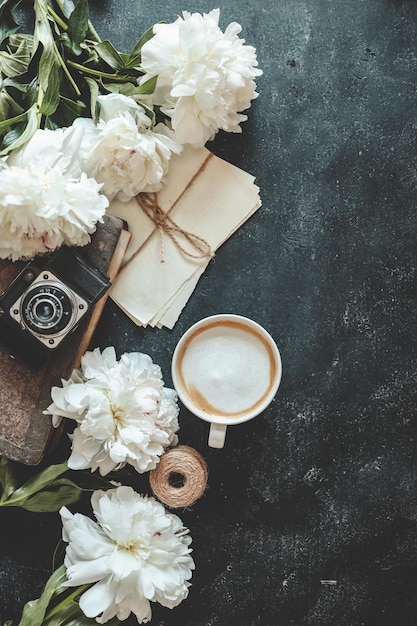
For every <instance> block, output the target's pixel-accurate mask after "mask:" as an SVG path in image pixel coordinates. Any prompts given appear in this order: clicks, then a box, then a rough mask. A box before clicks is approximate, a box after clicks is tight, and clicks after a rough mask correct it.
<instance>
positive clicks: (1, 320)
mask: <svg viewBox="0 0 417 626" xmlns="http://www.w3.org/2000/svg"><path fill="white" fill-rule="evenodd" d="M110 285H111V283H110V281H109V279H108V278H107V276H105V275H104V274H102V273H101V272H100V271H99V270H97V269H96V268H93V267H92V266H91V265H89V264H88V263H87V262H86V261H85V260H84V259H83V258H82V256H81V255H80V254H79V253H78V252H76V251H75V249H73V248H68V247H66V246H63V247H62V248H60V249H59V250H58V251H57V252H54V253H53V254H52V255H51V256H49V257H47V258H42V257H40V258H38V259H36V260H35V261H31V262H30V263H28V264H27V265H26V266H25V267H24V268H23V270H22V271H21V272H20V273H19V275H18V276H17V277H16V278H15V279H14V280H13V282H12V283H11V284H10V285H9V286H8V287H7V289H6V290H5V291H4V292H3V293H2V294H1V295H0V340H1V341H2V343H3V344H4V345H5V346H6V347H7V349H8V350H9V352H10V353H11V354H13V355H14V356H16V357H18V358H20V359H21V360H23V361H24V362H25V363H26V364H28V365H30V366H31V367H32V368H34V369H39V367H40V366H41V365H43V363H44V362H45V360H46V358H47V357H48V354H51V353H53V351H54V350H56V349H57V348H59V346H60V345H61V343H62V342H63V341H64V340H65V339H66V338H67V337H68V335H70V334H71V333H72V332H73V331H74V330H75V329H76V328H77V326H78V325H79V323H80V321H81V320H82V319H83V318H84V317H85V316H86V315H87V313H88V312H89V311H90V310H91V308H92V307H93V306H94V304H95V303H96V302H97V300H99V299H100V298H101V296H102V295H104V293H105V292H106V291H107V290H108V289H109V287H110Z"/></svg>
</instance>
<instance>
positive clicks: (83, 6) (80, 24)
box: [66, 0, 88, 55]
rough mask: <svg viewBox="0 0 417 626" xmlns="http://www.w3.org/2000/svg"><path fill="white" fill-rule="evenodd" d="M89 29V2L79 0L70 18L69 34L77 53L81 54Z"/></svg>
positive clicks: (74, 50) (73, 48) (72, 46)
mask: <svg viewBox="0 0 417 626" xmlns="http://www.w3.org/2000/svg"><path fill="white" fill-rule="evenodd" d="M87 30H88V2H87V0H78V3H77V5H76V7H75V9H74V10H73V11H72V13H71V15H70V17H69V19H68V29H67V33H66V34H67V35H68V37H69V39H70V42H71V44H72V45H71V48H72V50H73V52H74V53H75V54H77V55H79V54H81V48H80V44H81V43H82V42H83V41H84V39H85V38H86V35H87Z"/></svg>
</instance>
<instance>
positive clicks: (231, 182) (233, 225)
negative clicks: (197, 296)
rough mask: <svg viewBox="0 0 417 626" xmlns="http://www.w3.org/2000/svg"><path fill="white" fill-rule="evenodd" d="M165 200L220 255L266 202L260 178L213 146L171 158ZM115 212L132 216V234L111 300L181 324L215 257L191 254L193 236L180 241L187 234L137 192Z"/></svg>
mask: <svg viewBox="0 0 417 626" xmlns="http://www.w3.org/2000/svg"><path fill="white" fill-rule="evenodd" d="M158 204H159V206H160V208H161V209H162V210H163V211H164V212H165V213H167V214H168V215H169V217H170V218H171V219H172V220H173V221H174V222H175V225H177V226H178V227H179V228H180V229H181V230H182V231H183V232H187V233H191V234H193V235H195V236H197V237H199V238H201V239H203V240H204V241H205V242H207V243H208V244H209V246H210V248H211V251H212V252H213V253H214V252H215V251H216V250H217V249H218V248H219V246H221V245H222V243H224V241H225V240H226V239H228V237H230V236H231V235H232V233H234V232H235V231H236V230H237V229H238V228H239V227H240V226H241V225H242V224H243V223H244V222H245V221H246V220H247V219H248V218H249V217H250V216H251V215H252V214H253V213H254V212H255V211H256V210H257V209H259V207H260V206H261V201H260V198H259V188H258V187H257V186H256V185H255V184H254V177H253V176H251V175H249V174H247V173H246V172H244V171H243V170H241V169H239V168H237V167H235V166H234V165H231V164H230V163H228V162H227V161H224V160H223V159H220V158H219V157H216V156H215V155H214V154H212V153H211V152H209V151H208V150H207V149H206V148H200V149H194V148H190V147H187V148H185V149H184V151H183V152H182V154H181V155H179V156H175V157H173V158H172V159H171V162H170V169H169V174H168V177H167V182H166V183H165V185H164V187H163V189H162V190H161V191H160V192H159V193H158ZM110 212H111V213H112V214H113V215H117V216H118V217H121V218H123V219H125V220H126V221H127V223H128V227H129V230H130V232H131V233H132V238H131V241H130V244H129V247H128V249H127V252H126V256H125V259H124V263H123V266H122V269H121V271H120V272H119V274H118V277H117V280H116V282H115V284H114V285H113V287H112V289H111V291H110V296H111V298H112V299H113V300H114V301H115V302H116V303H117V304H118V305H119V306H120V308H121V309H123V310H124V311H125V312H126V313H127V315H128V316H129V317H130V318H131V319H132V320H134V322H135V323H136V324H138V325H139V326H147V325H150V326H158V327H162V326H166V327H168V328H173V326H174V324H175V322H176V321H177V319H178V317H179V315H180V313H181V311H182V309H183V307H184V306H185V304H186V303H187V301H188V299H189V297H190V296H191V294H192V292H193V291H194V289H195V287H196V285H197V282H198V280H199V278H200V276H201V275H202V274H203V272H204V270H205V269H206V267H207V265H208V263H209V262H210V258H211V257H210V256H203V257H200V258H194V257H192V256H189V254H187V253H184V250H182V249H181V248H185V247H186V246H187V242H186V241H184V242H182V241H180V240H181V233H179V235H178V239H177V240H176V241H175V240H173V239H172V238H171V237H170V236H168V234H167V233H164V232H163V231H162V230H161V228H159V227H158V226H157V225H156V224H155V222H154V221H153V220H152V219H150V218H149V217H148V216H147V214H146V213H145V212H144V211H143V210H142V209H141V207H140V206H139V204H138V202H137V200H136V199H135V198H133V199H132V200H130V201H129V202H125V203H124V202H119V201H113V202H112V204H111V206H110ZM179 242H180V245H178V243H179ZM183 243H184V245H183ZM186 252H187V250H186ZM190 253H192V250H191V251H190Z"/></svg>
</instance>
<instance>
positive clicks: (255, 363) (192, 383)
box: [173, 315, 281, 424]
mask: <svg viewBox="0 0 417 626" xmlns="http://www.w3.org/2000/svg"><path fill="white" fill-rule="evenodd" d="M202 322H203V323H197V324H196V325H194V326H193V327H192V328H191V329H190V330H189V331H188V332H187V333H186V334H185V335H184V337H183V338H182V339H181V341H180V342H179V344H178V346H177V348H176V351H175V352H176V354H175V359H174V360H175V369H173V378H174V386H175V387H176V390H177V393H178V395H179V397H180V398H181V400H182V401H183V403H184V404H185V405H186V406H187V407H188V408H189V409H190V410H191V411H192V412H194V413H195V414H196V415H197V416H199V417H202V418H203V419H207V420H208V421H220V422H222V421H223V420H225V421H226V422H227V423H229V424H230V423H231V422H233V421H234V420H235V419H236V420H237V421H246V419H250V417H253V416H254V415H257V414H259V413H260V412H261V411H262V410H263V409H264V408H266V406H267V405H268V404H269V403H270V402H271V400H272V398H273V396H274V395H275V393H276V391H277V388H278V385H279V381H280V377H281V362H280V358H279V352H278V350H277V348H276V346H275V344H274V342H273V340H272V338H271V337H270V335H268V333H267V332H266V331H265V330H264V329H263V328H262V327H260V326H259V325H258V324H256V323H255V322H252V321H251V320H247V319H246V318H242V317H240V316H237V315H218V316H213V317H211V318H206V320H203V321H202ZM216 418H217V419H216Z"/></svg>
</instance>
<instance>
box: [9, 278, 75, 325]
mask: <svg viewBox="0 0 417 626" xmlns="http://www.w3.org/2000/svg"><path fill="white" fill-rule="evenodd" d="M75 306H76V305H75V302H74V298H73V297H72V293H71V292H70V291H69V290H67V289H66V288H65V286H64V285H63V284H58V283H54V282H52V281H45V282H44V283H42V284H38V285H34V286H33V287H32V288H31V289H29V290H28V291H27V292H26V294H25V296H24V297H23V298H22V300H21V302H20V316H21V320H22V322H23V323H24V324H25V326H27V327H28V328H29V329H30V330H31V331H32V332H35V333H41V334H42V335H59V334H60V333H61V332H63V331H64V330H65V329H66V328H67V327H68V326H69V325H70V324H71V320H72V317H73V313H74V307H75Z"/></svg>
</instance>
